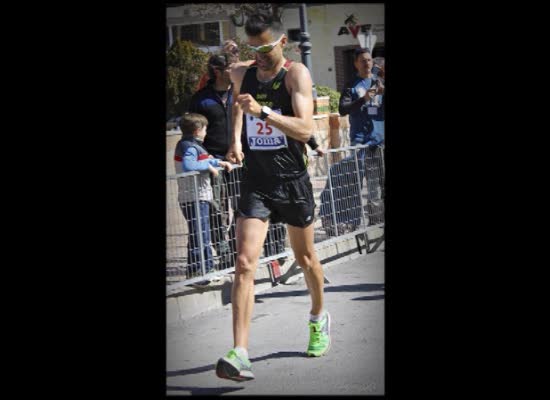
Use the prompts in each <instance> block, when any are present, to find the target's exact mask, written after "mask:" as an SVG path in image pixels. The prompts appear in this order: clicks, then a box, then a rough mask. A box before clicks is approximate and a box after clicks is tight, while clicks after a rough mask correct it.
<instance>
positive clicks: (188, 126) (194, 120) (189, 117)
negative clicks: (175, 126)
mask: <svg viewBox="0 0 550 400" xmlns="http://www.w3.org/2000/svg"><path fill="white" fill-rule="evenodd" d="M207 125H208V120H207V119H206V117H205V116H204V115H201V114H197V113H185V114H183V115H182V117H181V119H180V129H181V133H182V135H194V134H195V131H196V130H197V129H202V127H204V126H207Z"/></svg>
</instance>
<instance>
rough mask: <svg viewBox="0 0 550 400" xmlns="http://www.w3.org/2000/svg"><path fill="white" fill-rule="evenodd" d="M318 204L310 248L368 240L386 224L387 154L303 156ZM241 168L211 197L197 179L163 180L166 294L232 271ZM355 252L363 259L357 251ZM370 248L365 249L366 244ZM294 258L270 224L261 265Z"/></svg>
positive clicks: (345, 151)
mask: <svg viewBox="0 0 550 400" xmlns="http://www.w3.org/2000/svg"><path fill="white" fill-rule="evenodd" d="M308 156H309V157H308V160H309V163H308V172H309V174H310V178H311V183H312V187H313V193H314V198H315V203H316V209H315V211H316V218H315V222H314V232H315V235H314V242H315V243H316V244H317V243H322V242H328V241H331V240H334V239H341V238H342V236H344V235H349V234H352V235H353V234H360V233H365V232H366V229H367V227H369V226H373V225H380V224H383V222H384V149H383V147H377V148H375V149H372V150H371V149H369V148H368V147H367V146H353V147H341V148H337V149H329V150H326V154H325V155H324V156H323V157H314V156H317V153H316V152H314V151H311V152H309V153H308ZM241 171H242V170H241V168H240V167H239V166H237V165H235V166H234V169H233V170H232V171H231V172H229V173H227V172H226V171H224V170H223V169H221V168H219V169H218V176H217V177H212V179H211V183H212V197H211V198H205V199H201V198H200V196H199V192H198V191H197V190H196V189H197V186H198V184H199V179H198V177H199V172H184V173H181V174H177V175H170V176H167V208H166V210H167V216H166V218H167V220H166V229H167V232H166V238H167V242H166V264H167V265H166V268H167V270H166V275H167V276H166V281H167V285H168V287H170V286H171V285H174V284H176V283H177V286H181V285H191V284H194V283H197V282H199V281H204V280H212V279H215V278H216V277H218V276H220V275H221V274H227V273H230V272H233V271H234V270H235V261H236V240H235V230H236V229H235V222H236V212H235V210H236V208H237V203H238V199H239V197H240V183H241V177H242V174H241ZM358 247H359V251H360V246H358ZM367 248H368V243H367ZM291 254H292V249H291V248H290V243H289V240H288V235H287V231H286V227H285V225H284V224H282V223H279V224H270V226H269V230H268V234H267V237H266V240H265V242H264V248H263V253H262V255H261V257H260V264H265V263H268V262H270V261H273V260H277V261H278V262H279V263H282V262H283V261H284V260H285V259H286V257H288V256H289V255H291Z"/></svg>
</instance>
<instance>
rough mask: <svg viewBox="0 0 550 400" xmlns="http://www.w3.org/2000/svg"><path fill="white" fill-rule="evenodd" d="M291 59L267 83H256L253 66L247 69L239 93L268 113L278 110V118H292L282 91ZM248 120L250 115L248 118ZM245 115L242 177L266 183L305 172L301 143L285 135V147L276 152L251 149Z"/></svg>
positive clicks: (295, 176) (242, 139)
mask: <svg viewBox="0 0 550 400" xmlns="http://www.w3.org/2000/svg"><path fill="white" fill-rule="evenodd" d="M291 62H292V61H291V60H287V61H286V62H285V64H284V66H283V67H282V68H281V70H280V71H279V73H278V74H277V75H276V76H275V78H273V79H272V80H271V81H269V82H265V83H264V82H260V81H258V79H257V77H256V72H257V66H256V63H253V64H252V65H250V67H248V69H247V71H246V73H245V75H244V78H243V82H242V85H241V94H244V93H249V94H250V95H252V97H254V99H255V100H256V101H257V102H258V103H259V104H260V105H262V106H264V105H266V106H268V107H269V108H271V109H272V110H276V109H280V110H281V114H282V115H288V116H294V111H293V110H292V101H291V98H290V94H289V93H288V91H287V90H286V86H285V83H284V78H285V75H286V73H287V72H288V67H289V66H290V63H291ZM248 117H249V118H250V116H248ZM246 118H247V115H246V114H245V115H244V116H243V134H242V136H241V142H242V147H243V153H244V154H245V158H244V165H243V166H244V171H243V172H245V176H246V177H248V178H249V179H252V180H254V181H256V182H258V183H261V182H266V178H268V181H269V180H270V181H273V180H276V181H287V180H291V179H295V178H298V177H300V176H303V175H305V174H306V173H307V171H306V163H305V159H304V155H305V144H304V143H303V142H300V141H299V140H295V139H293V138H291V137H289V136H286V140H287V144H288V147H286V148H281V149H277V150H252V149H250V146H249V140H248V135H247V130H246V129H247V128H246V123H247V121H246Z"/></svg>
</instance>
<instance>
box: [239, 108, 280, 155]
mask: <svg viewBox="0 0 550 400" xmlns="http://www.w3.org/2000/svg"><path fill="white" fill-rule="evenodd" d="M273 112H276V113H277V114H281V110H273ZM246 136H247V138H246V139H247V140H248V147H250V150H260V151H266V150H277V149H282V148H285V147H288V143H287V140H286V135H285V134H284V133H283V132H282V131H281V130H279V129H278V128H276V127H274V126H272V125H269V123H268V122H267V121H262V120H261V119H260V118H256V117H254V116H252V115H250V114H246Z"/></svg>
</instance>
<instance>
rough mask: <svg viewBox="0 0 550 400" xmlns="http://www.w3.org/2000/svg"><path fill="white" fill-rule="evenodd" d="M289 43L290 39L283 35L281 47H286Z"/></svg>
mask: <svg viewBox="0 0 550 400" xmlns="http://www.w3.org/2000/svg"><path fill="white" fill-rule="evenodd" d="M287 42H288V38H287V37H286V35H283V38H282V39H281V45H282V46H281V47H285V46H286V43H287Z"/></svg>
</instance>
